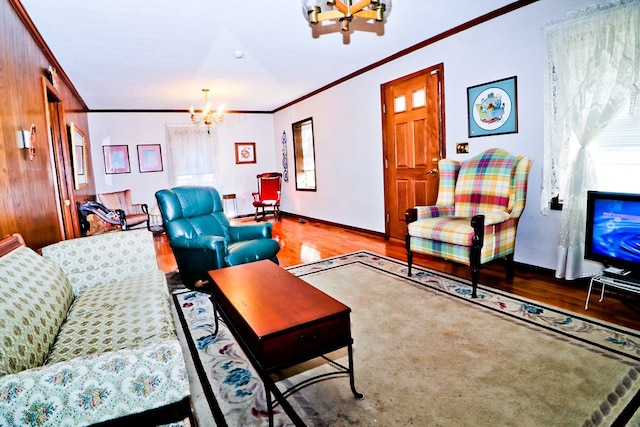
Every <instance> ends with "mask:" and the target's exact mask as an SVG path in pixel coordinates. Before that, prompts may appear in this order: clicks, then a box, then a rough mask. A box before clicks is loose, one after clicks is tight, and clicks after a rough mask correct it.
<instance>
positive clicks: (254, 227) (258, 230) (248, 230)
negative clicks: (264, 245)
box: [229, 222, 272, 242]
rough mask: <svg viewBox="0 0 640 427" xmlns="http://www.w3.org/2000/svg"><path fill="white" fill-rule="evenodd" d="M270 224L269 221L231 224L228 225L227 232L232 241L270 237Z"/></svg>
mask: <svg viewBox="0 0 640 427" xmlns="http://www.w3.org/2000/svg"><path fill="white" fill-rule="evenodd" d="M271 232H272V225H271V223H270V222H265V223H262V224H249V225H232V226H230V227H229V234H230V235H231V241H232V242H239V241H242V240H253V239H270V238H271Z"/></svg>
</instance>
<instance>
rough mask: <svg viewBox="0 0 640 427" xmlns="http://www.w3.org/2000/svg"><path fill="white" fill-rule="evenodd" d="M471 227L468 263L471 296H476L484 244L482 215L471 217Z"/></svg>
mask: <svg viewBox="0 0 640 427" xmlns="http://www.w3.org/2000/svg"><path fill="white" fill-rule="evenodd" d="M471 226H472V227H473V238H472V239H471V250H470V254H469V264H470V265H471V286H472V290H471V298H477V297H478V280H479V278H480V252H481V251H482V246H483V245H484V215H476V216H474V217H473V218H471Z"/></svg>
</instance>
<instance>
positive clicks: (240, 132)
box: [89, 0, 606, 269]
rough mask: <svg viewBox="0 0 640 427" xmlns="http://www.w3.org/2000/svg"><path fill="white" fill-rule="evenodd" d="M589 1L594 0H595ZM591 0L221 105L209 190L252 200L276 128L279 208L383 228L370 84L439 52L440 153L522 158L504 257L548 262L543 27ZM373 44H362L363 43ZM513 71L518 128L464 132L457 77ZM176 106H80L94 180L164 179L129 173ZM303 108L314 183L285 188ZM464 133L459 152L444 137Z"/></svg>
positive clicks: (172, 118) (102, 184)
mask: <svg viewBox="0 0 640 427" xmlns="http://www.w3.org/2000/svg"><path fill="white" fill-rule="evenodd" d="M597 1H598V2H600V3H604V2H606V1H603V0H597ZM594 2H596V0H563V1H561V2H559V1H556V0H540V1H538V2H536V3H533V4H531V5H529V6H526V7H524V8H521V9H519V10H517V11H515V12H512V13H510V14H508V15H506V16H502V17H499V18H497V19H494V20H493V21H490V22H487V23H484V24H482V25H479V26H476V27H474V28H471V29H469V30H467V31H465V32H464V33H461V34H457V35H454V36H452V37H449V38H448V39H446V40H443V41H440V42H438V43H436V44H433V45H431V46H427V47H426V48H424V49H421V50H419V51H416V52H413V53H412V54H410V55H407V56H405V57H402V58H399V59H397V60H395V61H393V62H392V63H388V64H385V65H384V66H381V67H378V68H376V69H374V70H371V71H369V72H367V73H365V74H363V75H361V76H358V77H357V78H354V79H351V80H349V81H347V82H345V83H342V84H341V85H339V86H336V87H334V88H332V89H330V90H327V91H324V92H322V93H320V94H318V95H315V96H313V97H311V98H309V99H306V100H304V101H302V102H300V103H298V104H296V105H293V106H290V107H288V108H286V109H283V110H281V111H278V112H277V113H275V114H273V115H272V116H270V115H260V114H254V115H251V114H243V115H237V116H234V115H229V116H228V118H227V120H226V121H225V123H224V124H223V125H222V126H220V127H219V128H218V132H219V138H220V143H221V145H220V146H221V148H220V156H221V159H223V162H222V164H223V167H222V169H223V170H222V171H221V174H220V184H219V187H220V191H221V193H236V194H237V195H238V201H239V211H240V213H241V214H248V213H251V212H252V207H251V203H250V199H251V194H250V193H251V191H254V189H255V187H256V184H255V175H256V173H259V172H263V171H269V170H277V171H282V165H281V162H282V154H281V151H282V144H281V136H282V132H283V131H285V132H286V134H287V150H288V157H289V169H290V180H289V182H288V183H283V198H282V210H283V211H286V212H292V213H296V214H299V215H303V216H308V217H312V218H318V219H322V220H326V221H330V222H334V223H338V224H344V225H347V226H352V227H357V228H362V229H366V230H372V231H376V232H383V231H384V228H385V227H384V216H385V213H384V194H383V192H384V186H383V184H384V183H383V159H382V116H381V112H380V104H381V99H380V86H381V85H382V84H384V83H386V82H389V81H392V80H395V79H397V78H399V77H402V76H405V75H408V74H411V73H413V72H415V71H418V70H422V69H425V68H427V67H430V66H432V65H435V64H438V63H441V62H442V63H444V74H445V77H444V80H445V104H446V105H445V111H446V142H447V153H448V157H450V158H455V159H464V158H466V157H469V156H472V155H475V154H478V153H480V152H481V151H483V150H485V149H487V148H490V147H500V148H504V149H506V150H507V151H509V152H511V153H514V154H519V155H525V156H529V157H531V158H533V159H534V164H533V168H532V170H531V173H530V175H529V192H528V199H527V207H526V209H525V211H524V214H523V216H522V218H521V220H520V226H519V229H518V238H517V247H516V253H515V258H516V261H519V262H522V263H526V264H530V265H535V266H540V267H544V268H552V269H554V268H555V256H556V245H557V235H558V232H559V228H560V214H559V212H551V213H549V215H548V216H544V215H542V214H541V213H540V186H541V171H542V160H543V114H544V102H543V98H544V96H543V76H542V72H543V64H544V45H543V31H542V29H543V27H544V25H545V24H546V23H548V22H550V21H557V20H559V19H562V18H563V17H564V16H566V14H567V13H568V12H570V11H576V10H581V9H584V8H586V7H588V6H590V5H591V4H593V3H594ZM372 48H373V47H372ZM511 76H517V91H518V128H519V129H518V133H514V134H509V135H497V136H486V137H476V138H469V137H468V131H467V110H466V108H467V100H466V88H467V87H469V86H474V85H477V84H481V83H485V82H489V81H493V80H499V79H502V78H506V77H511ZM185 116H186V114H161V113H148V114H142V113H141V114H128V113H125V114H106V113H93V114H90V115H89V124H90V136H91V144H92V155H93V166H94V170H95V173H96V191H97V192H103V191H111V190H118V189H122V188H127V187H128V188H131V189H132V190H133V193H134V197H135V198H136V200H134V201H136V202H145V203H149V204H151V205H152V204H154V203H155V202H154V200H153V194H154V192H155V191H156V190H157V189H159V188H165V187H167V185H168V182H167V178H166V173H157V174H150V173H147V174H140V173H138V172H137V171H138V169H137V158H136V153H135V150H136V147H135V146H136V144H153V143H160V144H163V147H164V144H165V139H166V138H165V124H166V123H172V122H184V121H185V119H186V117H185ZM307 117H313V125H314V134H315V151H316V166H317V186H318V190H317V191H316V192H308V191H296V190H295V182H294V179H293V173H292V172H291V171H292V170H293V168H294V164H293V163H294V162H293V143H292V135H291V124H292V123H294V122H296V121H299V120H302V119H305V118H307ZM236 141H239V142H242V141H255V142H256V143H257V151H258V163H257V164H256V165H235V157H234V152H233V143H234V142H236ZM458 142H469V146H470V151H471V152H470V154H469V155H466V154H465V155H459V154H456V152H455V144H456V143H458ZM108 144H113V145H116V144H128V145H129V150H130V156H131V165H132V172H131V174H126V175H106V176H105V175H101V171H104V164H103V156H102V145H108Z"/></svg>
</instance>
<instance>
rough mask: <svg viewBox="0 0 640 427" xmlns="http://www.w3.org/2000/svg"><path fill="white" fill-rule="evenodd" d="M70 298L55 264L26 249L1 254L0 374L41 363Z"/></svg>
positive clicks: (68, 289)
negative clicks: (0, 341) (0, 315)
mask: <svg viewBox="0 0 640 427" xmlns="http://www.w3.org/2000/svg"><path fill="white" fill-rule="evenodd" d="M72 302H73V290H72V288H71V284H70V283H69V281H68V280H67V277H66V276H65V274H64V273H63V272H62V270H61V269H60V267H58V266H57V265H56V264H55V263H53V262H51V261H49V260H47V259H45V258H43V257H41V256H40V255H38V254H37V253H35V252H34V251H33V250H31V249H29V248H27V247H20V248H17V249H16V250H14V251H12V252H11V253H9V254H7V255H5V256H3V257H2V258H0V313H2V317H1V318H0V337H2V343H0V376H3V375H7V374H12V373H16V372H20V371H23V370H25V369H30V368H35V367H37V366H41V365H42V364H43V363H44V360H45V357H46V356H47V353H48V352H49V349H50V348H51V346H52V344H53V342H54V340H55V337H56V334H57V333H58V329H59V328H60V325H61V324H62V323H63V321H64V319H65V317H66V315H67V311H68V310H69V307H70V306H71V303H72Z"/></svg>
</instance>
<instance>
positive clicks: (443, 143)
mask: <svg viewBox="0 0 640 427" xmlns="http://www.w3.org/2000/svg"><path fill="white" fill-rule="evenodd" d="M434 72H436V73H439V75H440V78H439V87H438V95H439V96H438V103H439V104H440V105H439V110H440V123H439V126H440V143H439V147H440V153H439V157H440V158H441V159H444V158H445V157H446V153H447V151H446V148H447V143H446V140H447V138H446V131H445V123H446V120H445V119H446V114H445V98H444V63H442V62H441V63H438V64H436V65H432V66H430V67H427V68H424V69H422V70H419V71H416V72H414V73H411V74H408V75H406V76H402V77H399V78H397V79H395V80H392V81H389V82H386V83H383V84H381V85H380V100H381V105H380V111H381V115H382V168H383V171H384V173H383V176H384V238H385V239H387V240H388V239H389V238H390V236H391V231H390V225H389V218H390V217H389V215H390V214H389V211H390V206H389V205H390V203H389V191H390V189H391V186H390V184H389V181H390V180H389V161H388V159H389V156H388V151H389V142H388V141H387V120H386V104H387V101H389V102H393V100H387V99H386V95H385V92H386V89H387V88H388V87H389V86H394V85H396V84H398V83H402V82H404V81H407V80H411V79H413V78H415V77H418V76H420V75H423V74H431V73H434Z"/></svg>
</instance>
